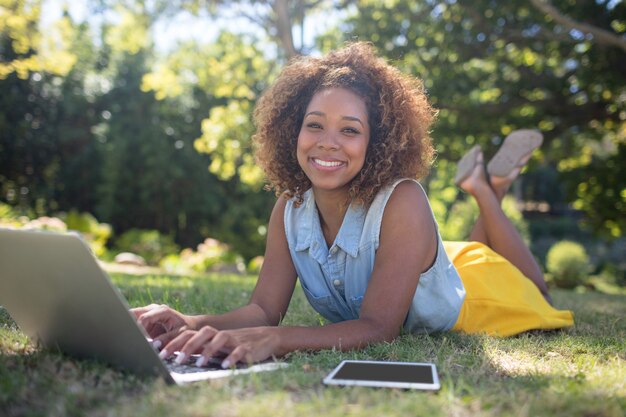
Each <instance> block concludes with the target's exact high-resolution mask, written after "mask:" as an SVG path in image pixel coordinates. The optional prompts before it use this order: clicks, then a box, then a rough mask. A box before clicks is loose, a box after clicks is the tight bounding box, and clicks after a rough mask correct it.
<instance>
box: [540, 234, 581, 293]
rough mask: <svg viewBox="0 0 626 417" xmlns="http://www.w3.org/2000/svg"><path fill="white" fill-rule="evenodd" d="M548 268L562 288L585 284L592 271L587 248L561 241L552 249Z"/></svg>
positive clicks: (547, 263) (547, 264)
mask: <svg viewBox="0 0 626 417" xmlns="http://www.w3.org/2000/svg"><path fill="white" fill-rule="evenodd" d="M546 268H547V269H548V272H549V273H550V274H551V275H552V279H553V280H554V282H555V283H556V285H558V286H559V287H562V288H573V287H575V286H577V285H580V284H584V283H585V282H586V280H587V274H588V273H589V271H590V270H591V267H590V264H589V256H588V255H587V252H586V251H585V248H584V247H583V246H582V245H581V244H579V243H576V242H572V241H567V240H565V241H561V242H559V243H557V244H555V245H554V246H552V247H551V248H550V250H549V251H548V255H547V258H546Z"/></svg>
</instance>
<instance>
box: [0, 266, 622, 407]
mask: <svg viewBox="0 0 626 417" xmlns="http://www.w3.org/2000/svg"><path fill="white" fill-rule="evenodd" d="M113 281H114V283H115V284H116V285H117V286H118V287H119V288H120V290H121V291H122V293H123V294H124V296H125V297H127V299H128V301H129V304H130V305H131V306H138V305H144V304H148V303H151V302H155V303H167V304H170V305H172V306H174V307H176V308H179V309H181V310H183V311H185V312H189V313H200V312H212V313H219V312H223V311H226V310H228V309H231V308H235V307H237V306H240V305H242V304H245V303H246V302H247V301H248V299H249V297H250V295H251V293H252V290H253V288H254V284H255V279H254V278H253V277H241V276H237V275H223V274H213V275H208V276H202V277H185V276H165V275H156V274H149V275H134V276H132V275H124V274H113ZM554 299H555V302H556V305H557V306H559V307H560V308H568V309H571V310H573V311H574V313H575V316H576V326H575V327H574V328H571V329H566V330H562V331H553V332H530V333H526V334H522V335H520V336H517V337H511V338H505V339H497V338H492V337H487V336H480V335H471V336H470V335H463V334H457V333H445V334H435V335H430V336H414V335H402V336H401V337H399V338H398V339H396V340H395V341H394V342H392V343H381V344H376V345H372V346H369V347H367V348H365V349H362V350H358V351H351V352H338V351H334V350H326V351H322V352H318V353H306V352H299V353H293V354H291V355H289V356H288V357H287V358H286V359H285V360H286V361H287V362H289V364H290V366H289V367H288V368H287V369H284V370H280V371H276V372H267V373H261V374H253V375H249V376H241V377H235V378H227V379H223V380H218V381H212V382H202V383H197V384H193V385H189V386H183V387H177V386H167V385H165V384H164V382H163V381H161V380H158V379H156V380H155V379H148V380H141V379H137V378H135V377H133V376H132V375H126V374H123V373H120V372H118V371H115V370H112V369H110V368H108V367H107V366H105V365H102V364H98V363H94V362H86V361H76V360H73V359H71V358H67V357H65V356H62V355H59V354H57V353H52V352H45V351H41V350H40V349H38V348H37V347H36V346H33V345H32V344H31V343H30V342H29V341H28V339H27V338H26V336H24V335H23V334H22V333H21V332H20V331H19V330H18V329H17V328H16V326H15V325H14V323H13V322H12V320H11V318H10V317H9V316H8V314H7V313H6V311H4V310H2V309H0V325H1V327H0V415H2V416H22V415H24V416H25V415H53V416H54V415H90V416H101V415H129V416H130V415H132V416H172V415H191V416H196V415H197V416H206V415H210V416H250V415H254V416H269V417H279V416H294V415H297V416H319V415H324V416H373V415H385V416H407V415H428V416H447V415H451V416H529V417H530V416H563V417H565V416H567V417H569V416H606V417H622V416H623V415H624V413H623V410H624V409H625V408H626V387H625V385H624V381H625V380H626V374H625V368H626V367H625V366H624V361H625V360H626V344H625V343H626V342H625V340H626V323H625V321H624V317H626V296H624V295H606V294H600V293H593V292H589V293H584V294H579V293H576V292H568V291H556V292H555V293H554ZM105 319H106V318H104V317H103V320H105ZM320 321H321V320H320V318H319V316H317V315H316V314H315V312H314V311H313V310H312V309H311V308H310V307H309V306H308V304H307V302H306V300H305V298H304V295H303V294H302V292H301V290H300V289H299V288H296V293H295V296H294V299H293V301H292V303H291V306H290V309H289V313H288V314H287V317H286V318H285V320H284V323H285V324H287V325H289V324H298V325H318V324H319V323H320ZM85 331H88V329H85ZM343 359H374V360H399V361H426V362H434V363H436V364H437V367H438V370H439V375H440V378H441V383H442V388H441V390H440V391H439V392H436V393H431V392H420V391H406V390H388V389H368V388H336V387H332V388H331V387H326V386H324V385H323V384H322V382H321V381H322V379H323V377H324V376H325V375H326V374H327V373H328V372H329V371H330V370H331V369H332V368H333V367H334V366H335V365H336V364H338V363H339V362H340V361H341V360H343Z"/></svg>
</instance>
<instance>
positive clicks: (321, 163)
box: [313, 159, 342, 167]
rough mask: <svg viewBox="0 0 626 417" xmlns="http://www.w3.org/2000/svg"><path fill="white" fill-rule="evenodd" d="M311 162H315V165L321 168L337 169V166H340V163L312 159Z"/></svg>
mask: <svg viewBox="0 0 626 417" xmlns="http://www.w3.org/2000/svg"><path fill="white" fill-rule="evenodd" d="M313 161H315V163H316V164H318V165H321V166H323V167H338V166H339V165H341V164H342V162H339V161H322V160H321V159H314V160H313Z"/></svg>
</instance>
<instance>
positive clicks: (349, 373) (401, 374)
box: [333, 362, 434, 384]
mask: <svg viewBox="0 0 626 417" xmlns="http://www.w3.org/2000/svg"><path fill="white" fill-rule="evenodd" d="M333 379H348V380H350V379H351V380H357V381H383V382H409V383H418V384H432V383H433V382H434V381H433V370H432V367H431V366H429V365H414V364H412V365H409V364H407V365H404V364H380V363H353V362H346V363H345V364H344V365H343V366H342V367H341V369H340V370H339V371H338V372H337V373H336V374H335V375H334V377H333Z"/></svg>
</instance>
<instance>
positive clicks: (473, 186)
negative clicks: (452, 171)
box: [459, 152, 490, 196]
mask: <svg viewBox="0 0 626 417" xmlns="http://www.w3.org/2000/svg"><path fill="white" fill-rule="evenodd" d="M459 188H461V189H462V190H463V191H465V192H466V193H468V194H471V195H474V196H475V195H476V194H477V193H480V192H484V191H485V190H487V189H490V186H489V181H488V180H487V174H486V173H485V166H484V164H483V153H482V152H478V155H477V157H476V166H474V168H473V169H472V171H471V173H470V174H469V175H468V176H467V177H466V178H465V179H464V180H462V181H461V182H460V183H459Z"/></svg>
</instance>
